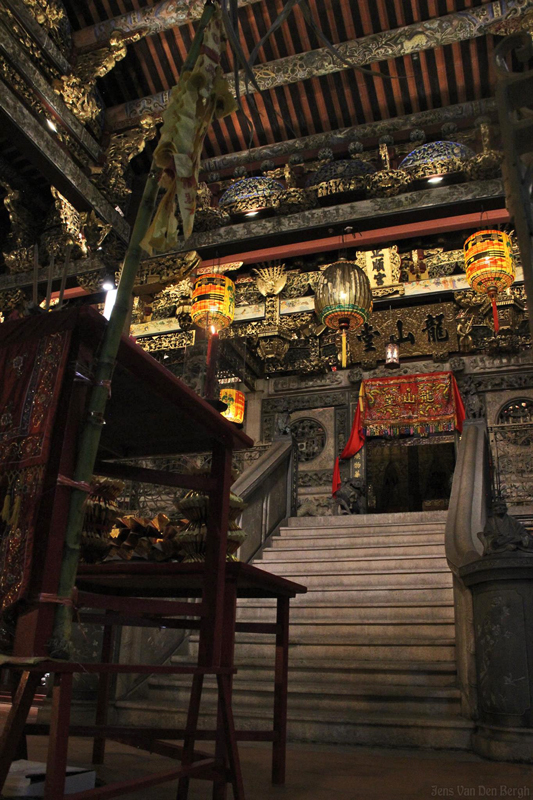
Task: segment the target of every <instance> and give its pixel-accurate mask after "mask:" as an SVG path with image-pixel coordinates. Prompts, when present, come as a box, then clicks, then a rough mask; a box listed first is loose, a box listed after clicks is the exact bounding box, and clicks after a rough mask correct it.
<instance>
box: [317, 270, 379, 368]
mask: <svg viewBox="0 0 533 800" xmlns="http://www.w3.org/2000/svg"><path fill="white" fill-rule="evenodd" d="M315 311H316V314H317V316H318V318H319V319H320V321H321V322H322V324H323V325H327V326H328V328H333V329H334V330H340V331H341V333H342V360H341V363H342V366H343V367H345V366H346V331H348V330H351V331H355V330H357V329H358V328H360V327H361V325H363V324H364V323H365V322H368V319H369V317H370V314H371V313H372V290H371V288H370V282H369V280H368V278H367V276H366V274H365V273H364V272H363V270H362V269H361V268H360V267H358V266H357V264H355V263H354V262H353V261H336V262H335V263H334V264H330V265H329V267H327V268H326V269H325V270H324V272H323V273H322V275H321V277H320V281H319V283H318V286H317V288H316V293H315Z"/></svg>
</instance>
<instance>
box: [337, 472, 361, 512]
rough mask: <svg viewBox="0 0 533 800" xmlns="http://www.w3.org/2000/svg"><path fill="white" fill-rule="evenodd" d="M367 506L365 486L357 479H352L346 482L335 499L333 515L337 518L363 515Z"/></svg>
mask: <svg viewBox="0 0 533 800" xmlns="http://www.w3.org/2000/svg"><path fill="white" fill-rule="evenodd" d="M365 506H366V499H365V491H364V486H363V484H362V482H361V481H360V480H358V479H357V478H350V479H349V480H347V481H345V482H344V483H343V484H342V486H341V487H340V489H338V490H337V494H336V495H335V497H334V498H333V514H334V515H335V516H342V515H343V514H363V513H364V512H365Z"/></svg>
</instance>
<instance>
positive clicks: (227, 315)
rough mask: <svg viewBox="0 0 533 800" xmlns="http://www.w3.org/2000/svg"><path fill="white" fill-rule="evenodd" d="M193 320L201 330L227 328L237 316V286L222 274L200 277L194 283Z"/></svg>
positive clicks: (209, 274) (191, 312)
mask: <svg viewBox="0 0 533 800" xmlns="http://www.w3.org/2000/svg"><path fill="white" fill-rule="evenodd" d="M190 314H191V318H192V321H193V323H194V324H195V325H197V326H198V327H199V328H211V326H213V327H214V328H215V330H216V331H219V330H222V328H227V327H228V326H229V325H231V323H232V322H233V318H234V316H235V284H234V283H233V281H232V280H231V278H228V277H227V276H226V275H222V274H221V273H207V274H206V275H199V276H198V277H197V278H196V280H195V281H194V286H193V290H192V300H191V311H190Z"/></svg>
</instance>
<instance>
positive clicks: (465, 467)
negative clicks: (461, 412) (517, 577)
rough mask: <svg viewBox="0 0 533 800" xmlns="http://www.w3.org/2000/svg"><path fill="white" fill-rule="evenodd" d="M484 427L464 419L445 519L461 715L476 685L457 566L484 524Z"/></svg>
mask: <svg viewBox="0 0 533 800" xmlns="http://www.w3.org/2000/svg"><path fill="white" fill-rule="evenodd" d="M489 464H490V461H489V446H488V437H487V426H486V423H485V421H484V420H467V421H466V422H465V425H464V429H463V434H462V436H461V441H460V443H459V447H458V451H457V463H456V465H455V471H454V475H453V484H452V491H451V495H450V504H449V506H448V517H447V521H446V533H445V544H446V558H447V560H448V565H449V567H450V569H451V571H452V572H453V599H454V606H455V646H456V661H457V676H458V681H459V689H460V691H461V711H462V714H463V715H464V716H465V717H467V718H469V719H473V718H475V716H476V708H477V690H476V668H475V638H474V615H473V606H472V593H471V591H470V589H468V588H467V587H466V586H465V584H464V583H463V581H462V579H461V577H460V575H459V570H460V568H461V567H463V566H465V565H466V564H470V563H473V562H474V561H477V560H478V559H480V558H481V553H482V552H483V548H482V545H481V542H480V541H479V539H478V537H477V534H478V533H479V532H480V531H482V530H483V529H484V527H485V523H486V520H487V515H488V510H489V507H490V498H491V482H490V468H489Z"/></svg>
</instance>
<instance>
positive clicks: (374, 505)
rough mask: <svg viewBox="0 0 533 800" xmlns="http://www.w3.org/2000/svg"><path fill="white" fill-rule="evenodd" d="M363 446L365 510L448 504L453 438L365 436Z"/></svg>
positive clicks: (427, 508) (382, 511) (423, 508)
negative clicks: (381, 438)
mask: <svg viewBox="0 0 533 800" xmlns="http://www.w3.org/2000/svg"><path fill="white" fill-rule="evenodd" d="M365 449H366V485H367V508H368V512H369V513H374V514H386V513H393V512H399V511H430V510H436V509H446V508H447V507H448V500H449V498H450V491H451V485H452V478H453V471H454V468H455V446H454V443H453V441H449V442H432V441H431V440H430V439H429V440H428V439H426V440H413V439H410V440H408V442H407V440H405V441H403V442H402V441H398V440H396V441H394V442H384V441H379V440H376V441H373V442H372V441H371V442H369V441H368V440H367V443H366V448H365Z"/></svg>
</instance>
